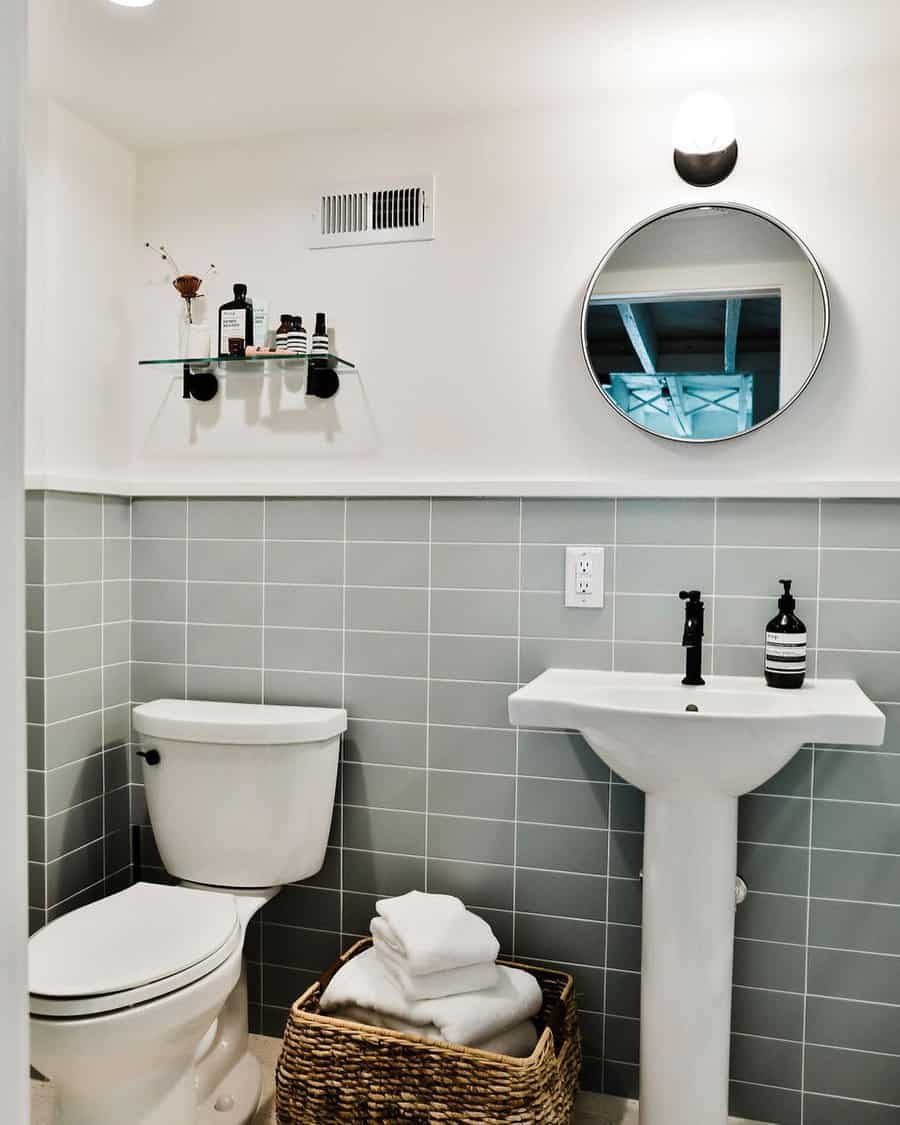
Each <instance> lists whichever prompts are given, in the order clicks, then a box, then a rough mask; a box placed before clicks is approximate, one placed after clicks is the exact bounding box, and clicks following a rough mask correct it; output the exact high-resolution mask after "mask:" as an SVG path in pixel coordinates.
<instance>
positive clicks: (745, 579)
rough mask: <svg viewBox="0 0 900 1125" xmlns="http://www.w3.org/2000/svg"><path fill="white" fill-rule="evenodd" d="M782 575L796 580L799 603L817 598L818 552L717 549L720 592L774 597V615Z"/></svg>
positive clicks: (778, 549) (718, 586) (779, 549)
mask: <svg viewBox="0 0 900 1125" xmlns="http://www.w3.org/2000/svg"><path fill="white" fill-rule="evenodd" d="M781 578H790V579H792V580H793V587H792V589H793V592H794V594H795V596H796V597H797V599H798V602H799V601H802V600H803V599H806V598H814V597H815V596H816V590H817V584H818V553H817V552H816V551H815V550H813V549H812V548H805V547H719V548H717V550H716V593H717V594H724V595H728V594H743V595H753V596H757V597H763V598H765V597H769V598H771V599H772V602H771V604H772V613H770V614H769V616H770V617H771V616H772V615H773V614H774V613H775V610H776V609H777V604H776V603H777V596H778V594H780V593H781V587H780V585H779V579H781ZM766 620H768V618H767V619H766ZM764 624H765V622H764Z"/></svg>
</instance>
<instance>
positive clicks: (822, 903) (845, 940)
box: [809, 899, 900, 953]
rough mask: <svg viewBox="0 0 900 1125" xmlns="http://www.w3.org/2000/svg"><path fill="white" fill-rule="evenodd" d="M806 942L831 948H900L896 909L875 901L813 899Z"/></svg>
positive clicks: (872, 950) (899, 921)
mask: <svg viewBox="0 0 900 1125" xmlns="http://www.w3.org/2000/svg"><path fill="white" fill-rule="evenodd" d="M809 943H810V945H816V946H823V947H825V948H832V949H847V950H856V951H859V952H867V953H896V952H897V950H898V949H900V910H898V909H897V907H896V906H884V905H881V904H878V903H860V902H833V901H831V900H826V899H813V900H812V901H811V902H810V907H809Z"/></svg>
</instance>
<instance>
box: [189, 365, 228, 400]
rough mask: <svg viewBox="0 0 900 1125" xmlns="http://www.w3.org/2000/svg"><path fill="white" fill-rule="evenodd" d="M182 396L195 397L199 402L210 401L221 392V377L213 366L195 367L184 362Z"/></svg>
mask: <svg viewBox="0 0 900 1125" xmlns="http://www.w3.org/2000/svg"><path fill="white" fill-rule="evenodd" d="M181 386H182V392H181V397H182V398H194V399H196V400H197V402H209V401H210V399H213V398H215V397H216V395H217V394H218V393H219V379H218V376H217V375H216V374H215V373H214V372H213V370H212V367H211V366H208V365H204V366H202V367H194V366H192V365H191V364H190V363H186V364H184V367H183V368H182V376H181Z"/></svg>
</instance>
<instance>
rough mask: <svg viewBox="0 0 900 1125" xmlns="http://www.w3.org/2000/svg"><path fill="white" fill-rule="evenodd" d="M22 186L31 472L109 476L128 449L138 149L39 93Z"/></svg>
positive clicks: (120, 470) (122, 466) (116, 473)
mask: <svg viewBox="0 0 900 1125" xmlns="http://www.w3.org/2000/svg"><path fill="white" fill-rule="evenodd" d="M28 193H29V204H30V207H29V223H28V253H29V280H28V321H27V323H28V354H27V364H28V367H27V371H28V376H27V388H28V394H27V403H26V424H27V437H28V445H27V450H28V452H27V467H28V473H29V475H30V476H31V477H32V478H40V477H43V476H45V475H49V476H50V478H52V477H53V476H54V475H59V476H61V477H63V478H65V479H74V478H79V477H87V478H98V479H100V480H107V481H108V482H112V481H114V480H116V479H117V478H118V479H121V478H122V476H123V475H124V473H125V471H126V469H127V465H128V460H129V438H128V419H129V416H130V413H131V405H130V403H131V387H132V383H133V379H134V370H133V363H132V356H133V350H132V348H133V344H132V333H131V326H130V324H129V320H128V317H129V304H130V300H131V288H132V285H133V268H134V262H135V259H134V239H135V214H134V213H135V202H136V161H135V157H134V155H133V153H131V152H130V151H129V150H128V149H127V148H125V147H124V146H122V145H120V144H118V143H117V142H115V141H112V140H110V139H109V138H108V137H106V136H104V135H103V134H102V133H101V132H100V131H99V130H97V129H95V128H94V127H93V126H92V125H90V124H88V123H87V122H85V121H82V120H81V119H80V118H78V117H76V116H75V115H74V114H72V113H70V112H69V111H68V110H66V109H65V108H64V107H62V106H60V105H58V104H57V103H55V102H53V101H50V100H48V99H46V98H42V97H40V96H37V95H36V96H34V97H33V98H32V100H31V104H30V107H29V184H28Z"/></svg>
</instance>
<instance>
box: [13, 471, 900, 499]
mask: <svg viewBox="0 0 900 1125" xmlns="http://www.w3.org/2000/svg"><path fill="white" fill-rule="evenodd" d="M25 486H26V488H29V489H39V490H47V491H58V492H93V493H106V494H107V495H112V496H512V497H518V496H524V497H548V498H552V497H559V498H563V497H607V496H633V497H652V496H659V497H706V496H722V497H748V498H752V497H765V498H769V499H790V498H813V499H817V498H819V497H821V498H823V499H839V498H847V499H895V498H900V480H855V481H833V480H810V481H785V480H735V479H724V480H723V479H712V478H711V479H709V480H677V479H672V478H668V479H666V480H649V479H648V480H640V479H635V480H597V481H588V480H467V479H460V478H454V479H444V480H424V479H423V480H416V479H406V480H393V479H375V480H373V479H369V480H303V479H297V478H294V477H277V478H272V479H268V480H267V479H259V480H249V481H248V480H230V479H220V480H204V479H200V478H197V477H193V478H187V477H178V478H171V479H165V478H152V479H151V478H146V477H144V478H141V477H132V478H129V477H126V476H116V477H113V476H109V477H105V476H102V477H101V476H81V475H79V474H66V473H29V474H26V478H25Z"/></svg>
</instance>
